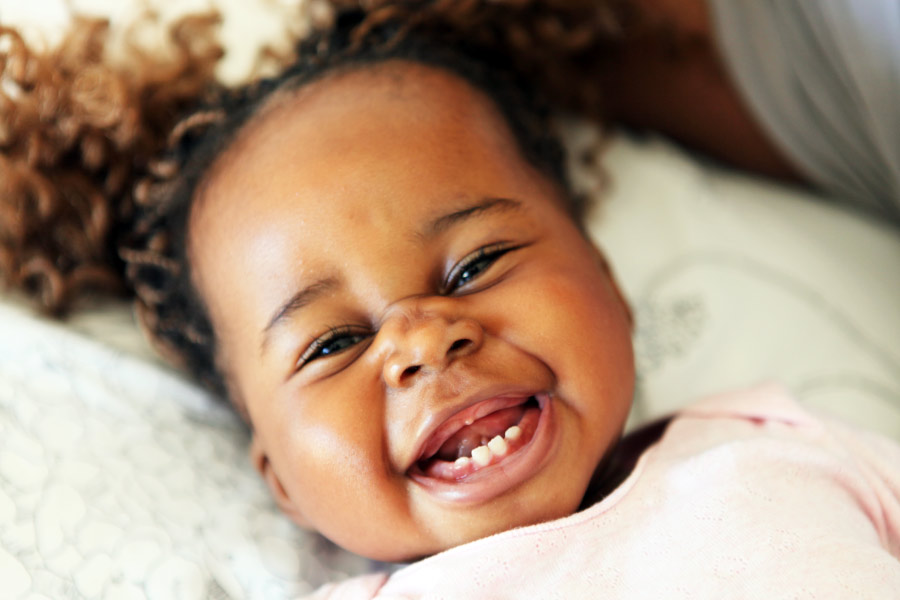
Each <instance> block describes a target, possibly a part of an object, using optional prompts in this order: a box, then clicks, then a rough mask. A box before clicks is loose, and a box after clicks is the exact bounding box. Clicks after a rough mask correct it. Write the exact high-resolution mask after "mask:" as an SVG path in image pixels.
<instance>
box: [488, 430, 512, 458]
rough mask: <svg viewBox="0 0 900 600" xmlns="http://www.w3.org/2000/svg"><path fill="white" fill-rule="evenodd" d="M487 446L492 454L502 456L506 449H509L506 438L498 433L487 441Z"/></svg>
mask: <svg viewBox="0 0 900 600" xmlns="http://www.w3.org/2000/svg"><path fill="white" fill-rule="evenodd" d="M488 448H490V449H491V454H493V455H494V456H503V455H505V454H506V452H507V450H509V446H507V445H506V440H504V439H503V438H502V437H500V436H499V435H497V436H494V439H492V440H491V441H489V442H488Z"/></svg>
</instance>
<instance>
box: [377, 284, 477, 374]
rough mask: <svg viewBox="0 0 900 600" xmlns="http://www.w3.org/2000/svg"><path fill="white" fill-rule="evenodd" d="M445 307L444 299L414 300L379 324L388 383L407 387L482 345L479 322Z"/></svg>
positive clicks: (384, 371)
mask: <svg viewBox="0 0 900 600" xmlns="http://www.w3.org/2000/svg"><path fill="white" fill-rule="evenodd" d="M440 300H447V299H443V298H442V299H440ZM441 304H443V306H441ZM446 308H447V307H446V302H444V303H441V302H436V303H434V304H433V305H431V306H428V305H427V303H425V302H417V303H415V304H414V305H413V306H410V307H407V308H404V309H401V310H399V311H396V312H394V313H393V314H391V315H390V316H389V318H388V319H387V321H386V322H385V323H384V324H383V325H382V327H381V330H380V332H379V337H382V340H381V343H385V344H387V345H388V348H387V352H386V359H385V361H384V367H383V377H384V381H385V382H386V383H387V384H388V385H389V386H391V387H395V388H402V387H406V386H409V385H411V384H412V383H413V381H415V380H416V378H417V377H420V376H424V375H426V374H428V373H433V372H440V371H442V370H444V369H446V368H447V367H448V366H449V365H450V364H451V363H452V362H453V361H454V360H456V359H458V358H461V357H463V356H468V355H469V354H472V353H474V352H476V351H478V349H479V348H481V345H482V343H483V341H484V330H483V329H482V327H481V325H480V324H479V323H478V322H477V321H475V320H473V319H470V318H466V317H461V316H458V315H454V314H452V312H451V311H449V310H446Z"/></svg>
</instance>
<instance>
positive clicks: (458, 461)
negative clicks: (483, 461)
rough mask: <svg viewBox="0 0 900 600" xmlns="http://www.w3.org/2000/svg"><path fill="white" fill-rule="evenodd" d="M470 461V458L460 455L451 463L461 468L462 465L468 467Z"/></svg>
mask: <svg viewBox="0 0 900 600" xmlns="http://www.w3.org/2000/svg"><path fill="white" fill-rule="evenodd" d="M470 462H472V459H471V458H469V457H468V456H460V457H459V458H457V459H456V461H455V462H454V463H453V464H454V465H456V466H457V467H460V468H462V467H468V466H469V463H470Z"/></svg>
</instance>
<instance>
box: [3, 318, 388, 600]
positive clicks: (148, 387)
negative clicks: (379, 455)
mask: <svg viewBox="0 0 900 600" xmlns="http://www.w3.org/2000/svg"><path fill="white" fill-rule="evenodd" d="M2 308H3V309H5V308H6V307H2ZM10 313H12V314H10ZM0 323H2V330H3V332H4V333H3V336H2V339H0V582H2V584H0V587H2V590H0V596H2V597H3V598H4V599H7V598H9V599H17V598H35V597H47V598H70V597H79V598H160V599H162V598H167V599H168V598H183V599H205V598H228V597H235V598H289V597H293V596H296V595H298V594H300V593H302V592H305V591H308V590H310V589H312V588H313V587H315V586H318V585H319V584H321V583H323V582H325V581H328V580H332V579H335V578H338V577H341V576H343V575H344V574H345V573H356V572H361V571H364V570H366V569H368V568H370V567H371V565H370V563H369V562H368V561H365V560H363V559H361V558H358V557H355V556H353V555H350V554H348V553H346V552H343V551H340V550H337V549H335V548H334V547H333V546H331V544H329V543H328V542H326V541H324V540H323V539H322V538H320V537H318V536H316V535H312V534H308V533H305V532H301V531H299V530H298V529H297V528H296V527H294V526H293V525H292V524H291V523H289V522H288V521H287V520H286V519H285V518H284V517H282V516H281V515H280V514H279V513H278V512H277V509H276V508H275V507H274V506H273V504H272V503H271V501H270V500H269V498H268V493H267V491H266V490H265V489H264V487H263V485H262V484H261V482H260V481H259V478H258V477H257V475H256V474H255V473H254V472H253V471H252V469H251V468H250V467H249V464H248V461H247V459H246V456H245V453H246V432H245V431H244V428H243V426H242V425H241V424H240V423H239V421H238V420H237V419H236V418H234V416H233V415H232V414H231V413H230V412H229V411H228V410H227V409H225V408H223V407H222V406H219V405H217V404H216V403H215V402H213V401H211V400H210V399H209V398H207V397H206V396H205V395H204V394H202V393H201V392H199V391H198V390H196V389H195V388H194V387H192V386H190V385H188V384H186V383H184V382H183V381H181V380H180V379H179V378H178V377H177V376H175V375H174V374H171V373H169V372H166V371H164V370H161V369H159V368H151V367H148V366H147V365H145V364H142V363H140V362H138V361H135V360H133V359H131V358H129V357H128V356H126V355H123V354H119V353H116V352H114V351H110V350H108V349H106V348H105V347H102V346H100V345H99V344H96V343H95V342H93V341H90V340H87V339H83V338H80V337H79V336H77V335H74V334H71V333H69V332H67V331H65V330H63V329H62V328H61V327H59V326H56V325H53V324H48V323H43V322H40V321H38V320H36V319H33V318H31V317H28V316H25V315H24V314H22V313H18V314H15V311H12V310H10V311H7V313H6V314H3V313H2V312H0Z"/></svg>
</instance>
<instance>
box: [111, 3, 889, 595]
mask: <svg viewBox="0 0 900 600" xmlns="http://www.w3.org/2000/svg"><path fill="white" fill-rule="evenodd" d="M356 24H357V23H356V19H355V17H345V18H344V19H341V20H339V22H338V25H337V26H336V28H335V29H334V30H333V31H331V32H330V33H329V34H327V35H325V36H322V37H314V38H313V39H311V40H309V41H307V42H306V43H305V44H304V45H303V46H302V47H301V54H300V59H299V60H298V62H297V63H296V65H295V66H293V67H291V68H289V69H287V70H286V71H285V72H284V73H283V74H282V75H281V76H279V77H278V78H277V79H274V80H271V81H267V82H263V83H261V84H259V85H257V86H254V87H250V88H247V89H245V90H240V91H238V92H236V93H234V94H231V95H227V96H225V97H224V98H223V99H222V100H221V101H220V102H217V103H214V104H212V105H210V106H208V107H206V108H203V109H201V110H200V111H198V112H196V113H194V114H192V115H191V116H189V117H187V118H186V119H185V120H184V121H182V123H181V124H180V125H179V126H178V127H177V128H176V130H175V132H174V133H173V149H172V151H171V153H170V155H169V157H168V159H167V162H163V163H160V165H158V166H157V167H156V170H157V171H158V173H160V176H161V178H162V179H164V180H163V181H159V182H157V183H155V184H151V185H150V187H148V188H145V189H144V190H143V192H141V194H143V195H140V194H139V196H140V198H139V199H140V200H141V202H142V203H143V204H144V205H145V206H146V207H147V208H145V209H144V213H143V214H142V215H141V217H140V219H139V220H138V222H137V225H136V227H135V229H134V232H133V235H132V240H131V243H130V245H129V246H128V247H127V248H125V249H123V250H122V252H121V256H122V258H123V259H124V260H125V261H126V263H127V270H128V273H129V276H130V278H131V281H132V283H133V285H134V288H135V290H136V293H137V295H138V301H139V306H140V307H141V313H140V314H141V317H142V321H143V323H144V325H145V326H146V328H147V329H148V331H149V333H150V335H151V336H152V337H153V338H154V340H155V341H156V342H157V344H158V346H159V347H160V348H161V350H162V351H163V352H164V353H165V354H166V355H168V356H171V357H174V358H175V360H177V361H178V362H179V363H180V364H182V365H184V366H185V367H187V368H188V369H190V370H191V371H193V372H194V374H195V375H196V376H197V377H198V378H199V379H201V380H202V381H204V382H206V383H207V384H208V385H210V386H211V387H212V388H213V389H215V390H217V391H219V392H220V393H222V394H223V395H225V396H227V397H228V398H229V399H230V400H231V401H232V403H233V404H234V405H235V407H236V408H237V409H238V411H239V412H240V413H241V414H242V415H243V416H244V418H245V419H246V421H247V423H248V424H249V426H250V428H251V431H252V441H251V447H250V453H251V456H252V460H253V464H254V465H255V466H256V468H257V469H258V470H259V472H260V474H261V475H262V477H263V479H264V481H265V483H266V484H267V485H268V487H269V488H270V489H271V492H272V494H273V496H274V498H275V500H276V501H277V503H278V505H279V506H280V507H281V509H282V510H283V511H284V512H285V513H286V514H287V515H288V516H289V517H290V518H291V519H292V520H294V521H295V522H296V523H298V524H300V525H302V526H304V527H309V528H311V529H314V530H316V531H319V532H321V533H322V534H324V535H325V536H327V537H328V538H330V539H331V540H333V541H335V542H336V543H338V544H339V545H341V546H343V547H345V548H347V549H349V550H352V551H354V552H357V553H360V554H363V555H365V556H369V557H372V558H375V559H379V560H384V561H409V560H413V559H420V558H423V557H430V558H425V559H424V560H422V561H420V562H418V563H415V564H413V565H411V566H409V567H407V568H405V569H402V570H400V571H399V572H397V573H396V574H394V575H393V576H391V577H388V576H387V575H384V574H375V575H371V576H367V577H363V578H359V579H356V580H351V581H350V582H347V583H345V584H342V585H338V586H335V587H330V588H325V589H322V590H320V591H319V592H318V596H319V597H374V596H378V597H384V598H387V597H404V598H408V597H466V598H473V597H490V598H496V597H541V598H543V597H555V596H560V597H562V596H566V597H592V596H594V595H596V594H602V595H608V596H611V597H634V596H646V597H694V598H696V597H710V598H716V597H723V596H731V597H775V596H777V594H778V593H781V594H783V595H784V596H791V597H794V596H806V597H813V596H816V594H819V596H818V597H845V596H848V595H849V596H859V595H862V596H868V597H888V596H889V595H890V594H892V593H893V594H896V591H897V590H898V589H900V563H898V560H897V559H898V558H900V473H898V469H897V465H898V464H900V449H898V448H897V447H896V446H895V445H893V444H891V443H889V442H887V441H885V440H882V439H880V438H876V437H872V436H868V435H865V434H860V433H856V432H852V431H849V430H847V429H845V428H843V427H841V426H839V425H836V424H826V423H823V422H822V421H820V420H817V419H815V418H813V417H811V416H810V415H808V414H807V413H805V412H804V411H802V410H801V409H800V408H799V407H797V406H796V405H795V404H793V403H792V401H790V399H789V398H787V397H786V396H785V394H784V393H783V391H781V390H780V389H779V388H775V387H764V388H760V389H757V390H753V391H747V392H742V393H736V394H733V395H731V396H729V397H724V398H719V399H710V400H707V401H706V402H705V403H701V404H699V405H697V406H694V407H692V408H689V409H686V410H685V411H684V412H683V413H682V414H680V415H679V416H678V417H677V418H675V419H674V420H672V421H667V422H663V423H661V424H657V425H654V426H650V427H649V428H645V429H644V430H641V431H639V432H637V434H634V435H631V436H628V437H627V438H625V439H624V440H621V439H620V436H621V433H622V430H623V427H624V423H625V419H626V416H627V414H628V411H629V407H630V403H631V399H632V395H633V391H634V378H635V373H634V361H633V356H632V347H631V328H632V321H631V314H630V311H629V308H628V306H627V304H626V302H625V300H624V299H623V297H622V294H621V293H620V291H619V289H618V288H617V286H616V283H615V280H614V278H613V276H612V273H611V271H610V267H609V266H608V264H607V263H606V261H605V260H604V258H603V255H602V253H601V252H600V251H599V250H598V249H597V247H596V246H595V245H594V244H593V242H592V241H591V240H590V239H589V238H588V237H587V235H586V234H585V232H584V230H583V228H582V227H581V223H580V217H581V215H582V212H583V210H584V207H583V205H582V204H581V203H580V202H579V201H578V199H577V198H576V197H575V196H574V195H573V194H572V193H571V192H570V190H569V188H568V185H567V182H566V177H565V175H564V165H563V153H562V150H561V148H560V146H559V144H558V143H557V142H556V141H555V139H554V138H553V137H552V135H551V134H550V127H549V124H548V116H547V114H548V113H547V111H546V109H545V108H544V107H543V106H542V105H541V103H540V102H539V101H538V100H537V99H536V98H535V97H534V95H533V93H532V92H531V91H530V90H528V89H527V87H525V86H524V84H523V82H521V81H520V80H518V79H516V78H515V77H513V76H512V75H511V74H510V73H511V71H510V70H509V68H508V65H505V63H504V62H503V59H502V57H500V56H497V55H495V54H488V53H485V52H486V51H485V50H484V49H482V48H479V47H475V46H472V47H470V46H468V45H466V44H465V43H463V42H462V41H461V40H454V41H452V42H451V41H450V40H448V39H442V38H441V35H440V34H439V32H429V33H428V35H420V34H419V33H417V32H416V30H412V31H407V30H404V29H403V28H400V27H399V26H398V24H397V23H392V22H391V21H390V20H388V21H386V22H384V23H381V24H377V25H375V26H373V27H370V28H365V29H355V30H354V27H355V25H356ZM351 31H355V33H353V34H351V33H350V32H351Z"/></svg>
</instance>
